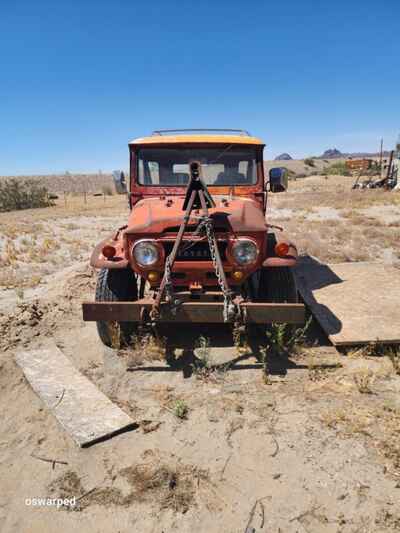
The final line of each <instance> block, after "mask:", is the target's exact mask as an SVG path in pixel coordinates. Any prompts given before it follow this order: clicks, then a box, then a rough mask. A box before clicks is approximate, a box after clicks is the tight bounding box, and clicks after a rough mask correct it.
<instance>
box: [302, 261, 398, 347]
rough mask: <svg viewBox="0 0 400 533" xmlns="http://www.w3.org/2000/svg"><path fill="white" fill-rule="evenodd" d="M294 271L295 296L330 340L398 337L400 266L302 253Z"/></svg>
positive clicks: (354, 341) (347, 341)
mask: <svg viewBox="0 0 400 533" xmlns="http://www.w3.org/2000/svg"><path fill="white" fill-rule="evenodd" d="M295 273H296V279H297V284H298V289H299V291H300V294H301V296H302V297H303V299H304V301H305V303H306V304H307V305H308V306H309V308H310V310H311V312H312V314H313V315H314V316H315V318H316V319H317V320H318V322H319V323H320V325H321V327H322V328H323V329H324V331H325V332H326V334H327V335H328V337H329V339H330V340H331V341H332V343H333V344H335V345H355V344H364V343H369V342H374V341H379V342H383V343H399V342H400V270H398V269H396V268H394V267H393V266H390V265H385V264H377V263H338V264H331V265H324V264H322V263H319V262H318V261H317V260H316V259H314V258H312V257H305V258H301V260H300V261H299V263H298V265H297V266H296V268H295Z"/></svg>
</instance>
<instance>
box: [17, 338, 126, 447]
mask: <svg viewBox="0 0 400 533" xmlns="http://www.w3.org/2000/svg"><path fill="white" fill-rule="evenodd" d="M16 362H17V364H18V365H19V366H20V367H21V369H22V371H23V372H24V374H25V376H26V378H27V380H28V381H29V383H30V385H31V386H32V388H33V390H34V391H35V392H36V393H37V394H38V396H40V398H41V400H42V401H43V402H44V403H45V405H46V406H47V407H48V408H49V409H50V411H51V412H52V413H53V415H54V416H55V417H56V418H57V420H58V421H59V422H60V424H61V425H62V426H63V428H64V429H65V430H66V431H67V432H68V433H69V434H70V436H71V437H72V438H73V439H74V441H75V442H76V443H77V444H78V445H79V446H81V447H85V446H89V445H91V444H94V443H95V442H98V441H101V440H104V439H106V438H108V437H111V436H113V435H115V434H118V433H121V432H122V431H126V430H128V429H134V428H135V427H136V425H135V424H134V422H133V420H132V419H131V418H130V417H129V416H128V415H127V414H126V413H124V412H123V411H122V410H121V409H120V408H119V407H117V406H116V405H115V404H114V403H112V402H111V400H109V399H108V398H107V397H106V396H105V395H104V394H103V393H102V392H101V391H100V390H99V389H98V388H97V387H96V386H95V385H94V384H93V383H92V382H91V381H89V380H88V379H87V378H86V377H85V376H83V375H82V374H81V373H80V372H79V371H78V370H77V369H76V368H75V367H74V365H73V364H72V362H71V361H70V360H69V359H68V358H67V357H66V356H65V355H64V354H63V353H62V352H61V351H60V350H59V349H58V348H57V346H56V345H55V344H53V343H52V344H51V345H50V346H49V347H46V348H42V349H37V350H29V351H21V352H20V353H18V354H17V355H16Z"/></svg>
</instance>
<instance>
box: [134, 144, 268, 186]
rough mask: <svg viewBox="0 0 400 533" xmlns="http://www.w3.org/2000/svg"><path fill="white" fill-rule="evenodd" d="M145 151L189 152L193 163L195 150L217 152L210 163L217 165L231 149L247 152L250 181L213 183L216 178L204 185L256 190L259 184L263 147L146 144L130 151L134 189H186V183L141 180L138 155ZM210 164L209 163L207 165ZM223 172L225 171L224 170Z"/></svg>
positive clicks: (195, 159)
mask: <svg viewBox="0 0 400 533" xmlns="http://www.w3.org/2000/svg"><path fill="white" fill-rule="evenodd" d="M146 149H149V150H150V149H153V150H158V149H163V150H182V151H183V150H190V151H192V152H193V159H191V160H194V161H197V160H198V158H196V150H199V151H202V152H204V151H206V150H217V152H216V159H214V160H213V161H212V163H218V159H219V158H220V157H221V156H222V157H223V155H224V154H225V153H227V152H228V151H229V150H231V149H233V151H237V152H239V150H242V151H243V152H245V151H248V152H249V156H253V157H252V158H251V159H250V157H249V161H250V160H252V161H253V169H252V171H251V174H252V176H251V181H246V182H243V183H238V182H236V181H229V182H226V181H225V182H224V183H215V181H217V180H218V177H216V178H214V182H213V183H208V182H207V183H206V185H207V187H210V188H217V189H218V188H224V187H225V188H226V187H231V186H234V187H235V188H236V187H247V188H251V189H253V188H257V187H258V186H259V183H260V178H261V176H260V170H259V165H260V162H261V163H262V161H263V156H262V151H263V150H262V149H263V146H259V145H256V144H249V143H229V142H226V143H171V144H165V143H162V144H161V143H160V144H158V143H157V144H148V145H137V146H135V149H134V150H133V151H132V156H133V158H132V163H133V165H134V172H132V177H133V178H134V182H135V185H136V187H140V188H150V189H157V188H158V189H169V188H171V189H186V187H187V182H186V183H145V182H144V180H143V179H141V177H140V172H139V164H140V154H141V152H142V151H143V150H146ZM179 164H182V165H186V164H187V163H177V165H179ZM209 164H211V163H209ZM224 172H225V170H224Z"/></svg>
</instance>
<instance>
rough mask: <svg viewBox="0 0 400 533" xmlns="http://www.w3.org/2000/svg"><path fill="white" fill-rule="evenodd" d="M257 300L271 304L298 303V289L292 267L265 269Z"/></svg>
mask: <svg viewBox="0 0 400 533" xmlns="http://www.w3.org/2000/svg"><path fill="white" fill-rule="evenodd" d="M257 300H258V301H261V302H271V303H297V302H298V295H297V287H296V280H295V278H294V275H293V272H292V269H291V268H290V267H270V268H263V269H261V272H260V281H259V287H258V295H257Z"/></svg>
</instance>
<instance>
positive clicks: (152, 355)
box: [119, 333, 166, 368]
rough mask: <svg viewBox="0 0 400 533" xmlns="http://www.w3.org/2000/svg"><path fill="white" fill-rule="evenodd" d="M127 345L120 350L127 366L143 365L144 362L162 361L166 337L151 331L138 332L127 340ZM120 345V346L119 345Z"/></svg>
mask: <svg viewBox="0 0 400 533" xmlns="http://www.w3.org/2000/svg"><path fill="white" fill-rule="evenodd" d="M128 343H129V346H128V347H126V348H124V349H123V350H120V352H119V355H120V356H123V357H124V358H125V359H126V363H127V366H128V368H134V367H137V366H141V365H143V363H144V362H151V361H163V360H164V359H165V354H166V339H165V338H164V337H158V336H156V335H154V334H153V333H138V334H137V335H133V336H132V338H131V339H130V340H129V341H128ZM119 347H120V346H119Z"/></svg>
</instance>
